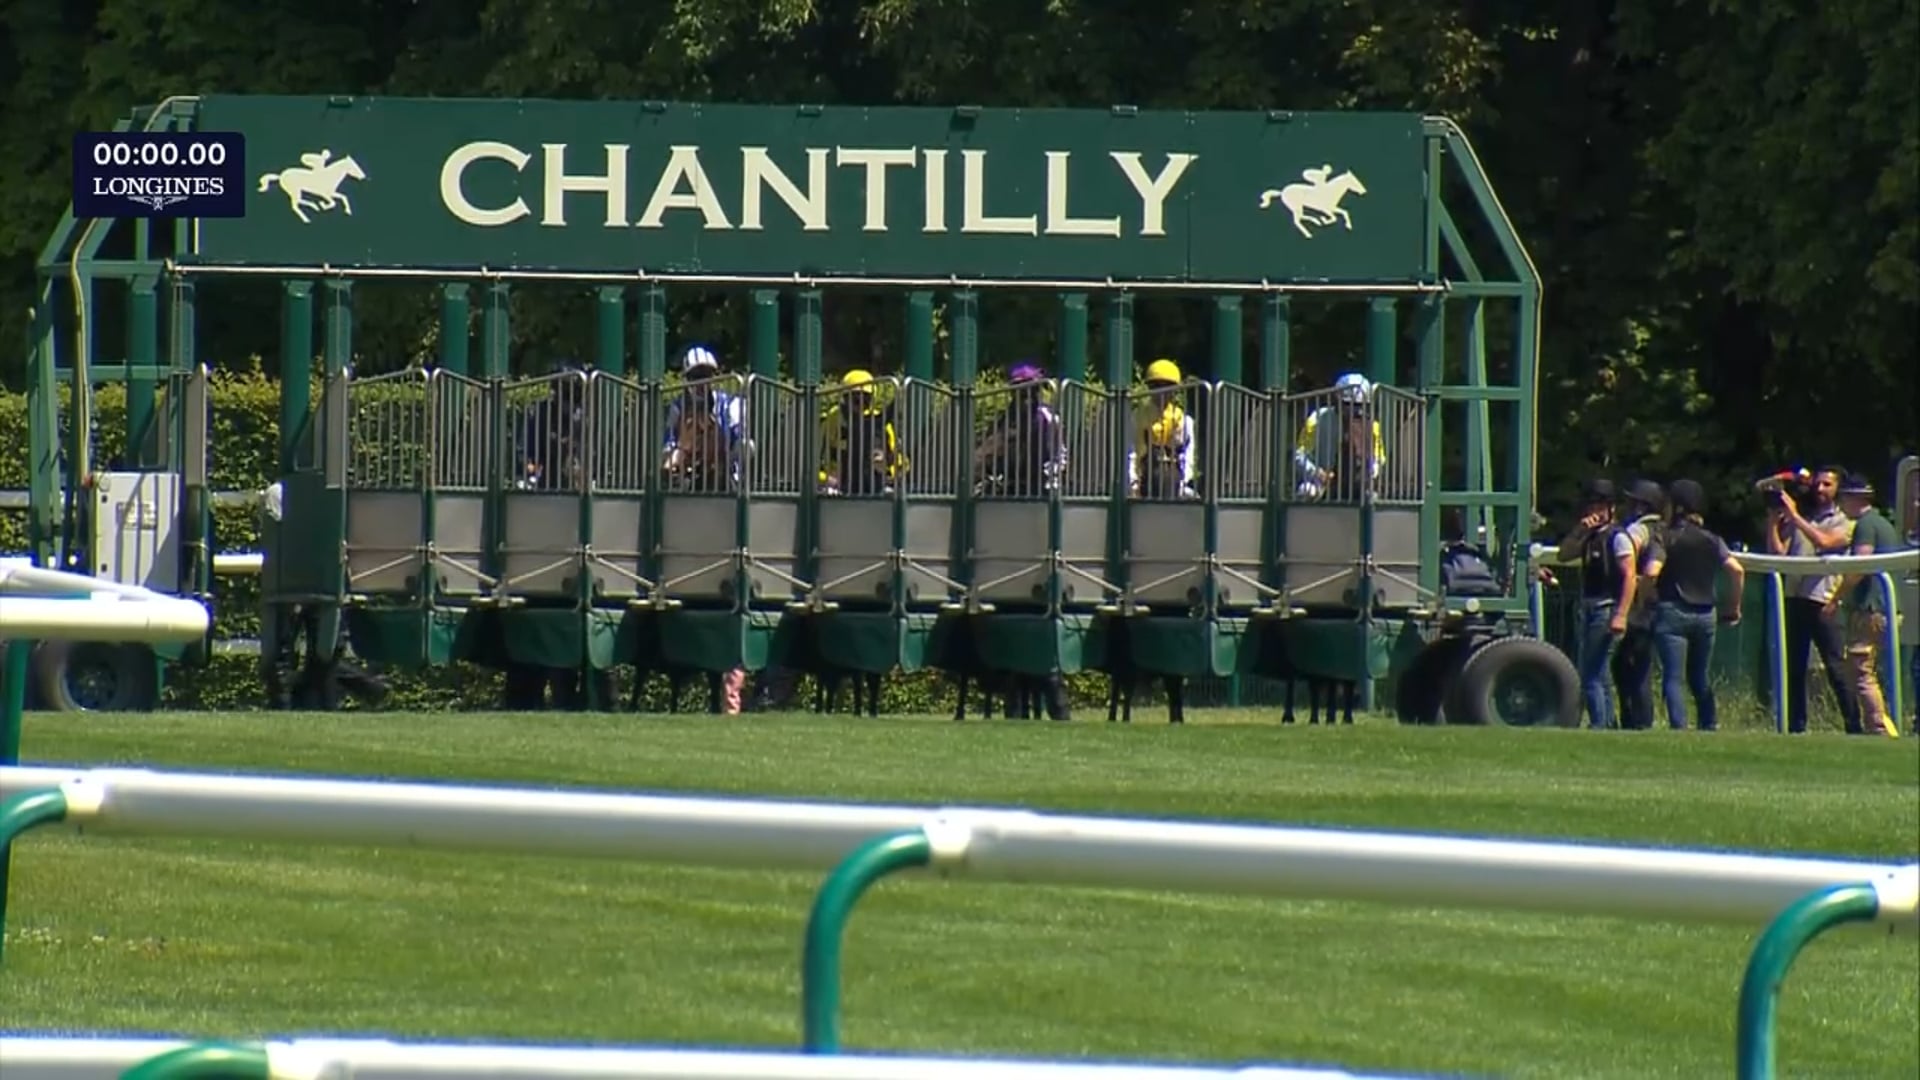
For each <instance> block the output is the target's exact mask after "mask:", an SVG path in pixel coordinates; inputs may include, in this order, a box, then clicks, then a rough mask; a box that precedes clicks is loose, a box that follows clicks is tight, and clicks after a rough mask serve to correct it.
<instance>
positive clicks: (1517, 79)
mask: <svg viewBox="0 0 1920 1080" xmlns="http://www.w3.org/2000/svg"><path fill="white" fill-rule="evenodd" d="M13 7H14V8H15V9H17V10H16V11H15V12H14V13H13V14H12V15H11V16H10V17H9V20H8V22H7V33H6V34H5V35H4V36H3V37H0V52H4V53H5V54H6V60H7V61H9V62H0V92H3V93H4V94H5V97H6V100H7V101H8V102H9V103H12V104H14V105H15V106H16V107H15V108H13V109H10V110H9V111H8V113H7V115H6V117H5V119H4V120H0V152H4V154H5V159H6V160H7V161H8V162H9V168H8V169H6V170H0V205H5V206H6V207H7V208H8V213H7V214H6V215H5V216H4V218H0V343H4V345H0V383H6V384H10V385H16V386H17V385H18V384H19V379H20V370H21V369H20V367H19V364H18V362H17V361H18V355H19V354H18V353H17V352H16V351H15V350H16V348H17V345H18V343H19V342H21V341H22V339H23V337H24V334H25V330H26V326H27V324H26V322H25V319H26V312H27V310H28V308H29V307H30V306H31V305H32V304H33V303H34V302H35V301H36V299H37V292H36V286H35V282H34V280H33V276H32V275H33V270H32V269H31V267H32V263H33V259H34V256H35V254H36V253H37V252H38V251H39V249H40V247H41V245H42V244H43V243H44V242H45V240H46V238H47V237H48V236H49V235H50V233H51V231H52V229H53V227H54V225H55V224H56V222H57V221H58V219H59V215H60V210H61V208H62V206H63V205H64V203H65V200H66V186H67V181H68V177H67V153H68V150H67V147H68V140H69V139H70V136H71V133H72V132H73V131H75V130H79V129H84V128H102V127H107V126H110V125H111V124H112V123H113V122H114V120H115V119H116V118H120V117H123V116H125V115H127V113H128V111H129V109H131V108H132V107H133V106H135V105H138V104H140V103H152V102H157V101H159V100H161V99H163V98H164V97H166V96H168V95H172V94H185V93H207V92H227V93H316V92H327V93H350V94H358V93H379V94H410V95H461V96H498V97H509V96H542V97H560V98H570V97H571V98H596V97H601V98H618V99H647V98H660V99H677V100H691V101H744V102H819V103H823V104H853V105H880V104H894V103H915V104H953V103H978V104H983V105H1005V106H1021V107H1036V106H1083V107H1086V106H1091V107H1098V106H1101V105H1105V104H1109V103H1116V102H1124V103H1132V104H1137V105H1139V106H1142V107H1147V108H1183V107H1184V108H1209V109H1216V108H1217V109H1262V108H1269V107H1276V106H1277V107H1286V108H1293V109H1328V108H1338V109H1355V108H1387V109H1418V110H1422V111H1427V112H1434V113H1444V114H1446V115H1449V116H1452V117H1454V118H1455V119H1457V120H1459V121H1460V122H1461V123H1462V124H1464V125H1465V126H1466V128H1467V130H1468V131H1469V133H1470V134H1471V135H1472V137H1473V139H1474V141H1475V144H1476V146H1477V147H1478V149H1479V152H1480V156H1481V158H1482V161H1483V163H1484V164H1485V166H1486V168H1487V169H1488V171H1489V172H1490V174H1491V175H1492V177H1493V179H1494V183H1495V186H1496V187H1497V188H1498V189H1499V191H1500V192H1501V196H1502V201H1503V203H1504V205H1505V207H1506V209H1507V210H1508V212H1509V213H1510V214H1511V216H1512V217H1513V219H1514V221H1515V223H1516V226H1517V227H1518V229H1519V231H1520V234H1521V236H1522V237H1523V238H1524V239H1525V240H1526V242H1527V243H1528V245H1529V247H1530V250H1531V252H1532V254H1533V256H1534V260H1535V262H1536V263H1537V264H1538V266H1539V267H1540V269H1541V272H1542V273H1543V275H1544V277H1545V279H1546V296H1547V301H1546V305H1545V309H1544V310H1545V323H1544V325H1543V327H1542V331H1543V341H1544V350H1545V352H1544V358H1543V359H1544V362H1543V371H1544V379H1543V383H1542V401H1541V409H1540V417H1541V420H1542V423H1541V428H1542V435H1541V441H1540V446H1539V451H1540V452H1539V459H1540V460H1539V476H1540V484H1541V490H1540V495H1541V501H1542V503H1543V505H1544V506H1545V508H1546V509H1547V510H1548V511H1549V512H1550V513H1551V514H1558V512H1559V511H1561V510H1564V509H1565V506H1564V503H1565V501H1566V495H1565V493H1566V492H1567V491H1568V490H1570V489H1571V487H1572V485H1573V484H1574V482H1575V481H1576V480H1577V479H1578V478H1579V477H1580V476H1581V475H1582V474H1584V473H1587V472H1590V471H1592V470H1594V469H1596V468H1604V469H1607V470H1611V471H1616V472H1638V471H1647V472H1652V473H1654V474H1656V475H1661V476H1666V477H1669V478H1670V476H1671V475H1672V474H1673V473H1676V472H1681V471H1684V472H1687V473H1690V474H1692V475H1694V476H1695V477H1696V478H1697V479H1701V480H1702V481H1703V482H1706V483H1707V484H1708V485H1709V487H1710V488H1713V489H1716V490H1719V491H1722V492H1724V493H1725V494H1726V496H1727V498H1728V500H1729V501H1731V500H1732V499H1733V498H1734V497H1735V496H1736V494H1737V493H1739V492H1740V491H1741V489H1742V488H1743V487H1744V486H1745V484H1744V481H1745V480H1746V479H1747V478H1749V476H1750V474H1752V473H1753V472H1754V471H1755V470H1758V469H1763V468H1771V467H1775V466H1778V465H1781V464H1787V463H1791V462H1810V461H1813V460H1816V459H1817V460H1829V459H1831V460H1839V461H1843V462H1845V463H1847V464H1849V465H1851V466H1853V467H1856V468H1861V469H1864V470H1867V471H1870V472H1873V473H1875V474H1878V473H1880V472H1881V471H1882V470H1883V468H1884V466H1886V465H1887V464H1888V463H1889V461H1890V459H1891V457H1892V456H1893V455H1895V454H1896V453H1898V452H1911V451H1912V450H1914V449H1915V448H1916V447H1920V418H1917V417H1916V414H1915V412H1914V410H1913V409H1912V408H1911V407H1910V406H1911V402H1912V401H1913V400H1915V398H1916V397H1920V306H1917V305H1916V304H1915V303H1914V297H1915V296H1916V295H1920V254H1917V252H1920V10H1917V3H1916V0H1836V2H1831V3H1819V4H1816V3H1812V2H1810V0H1715V2H1711V3H1701V2H1694V3H1682V4H1670V3H1653V2H1648V0H1621V2H1619V3H1614V4H1603V5H1599V6H1597V7H1596V6H1594V5H1577V4H1576V5H1544V6H1543V5H1539V4H1523V3H1516V2H1512V0H1502V2H1495V3H1477V4H1467V3H1461V2H1450V3H1438V4H1419V5H1406V4H1393V3H1387V2H1385V0H1182V2H1177V3H1170V4H1161V5H1157V6H1153V7H1150V8H1149V7H1142V6H1141V5H1138V4H1118V5H1116V4H1098V3H1092V2H1090V0H1048V2H1046V3H1044V4H1035V3H1021V2H1015V0H860V2H859V3H853V4H821V3H817V2H814V0H709V2H703V3H690V2H678V3H671V4H667V3H660V4H643V5H621V4H616V3H613V2H612V0H537V2H529V0H478V2H472V0H416V2H413V3H409V4H399V5H396V4H379V3H374V2H372V0H345V2H342V3H338V4H333V5H321V6H315V5H311V4H301V3H295V2H294V0H196V2H194V3H186V2H183V0H76V2H74V3H66V4H60V5H49V4H38V5H35V4H30V3H16V4H14V5H13ZM1015 28H1017V30H1018V32H1017V33H1015V32H1011V31H1012V30H1013V29H1015ZM1461 206H1464V204H1461ZM1471 216H1472V215H1471V214H1470V213H1467V212H1464V211H1463V210H1462V209H1460V208H1458V207H1457V208H1456V212H1455V217H1456V218H1457V219H1461V220H1462V227H1463V228H1465V229H1468V231H1470V232H1471V231H1472V229H1471V222H1468V221H1466V220H1465V219H1467V218H1469V217H1471ZM671 295H672V303H671V304H670V307H669V312H668V315H669V329H668V332H669V336H670V340H671V341H673V342H675V343H678V342H683V341H688V340H705V341H709V342H712V343H713V344H714V345H715V346H716V347H718V348H719V349H720V350H721V351H722V354H723V356H726V357H728V358H729V359H732V360H737V359H738V358H741V357H743V356H744V354H745V344H746V343H745V333H744V327H745V324H746V318H745V310H746V306H745V305H746V301H745V297H744V295H742V294H740V293H738V292H734V293H715V294H711V295H689V294H687V293H686V291H685V290H675V291H674V292H673V293H672V294H671ZM205 296H206V297H207V302H206V306H205V307H204V308H203V317H202V325H201V335H202V343H201V348H202V353H203V355H207V356H214V357H222V358H230V357H244V356H248V355H251V354H254V353H261V352H267V353H271V351H272V349H273V348H274V345H275V342H274V337H275V325H276V315H277V309H276V303H277V301H276V299H275V298H274V296H273V295H272V292H271V290H270V289H262V288H256V289H251V290H249V289H242V288H228V287H227V283H222V284H221V286H220V287H219V288H215V287H213V286H209V287H208V288H207V289H206V290H205ZM940 299H941V301H942V305H944V299H945V297H944V295H943V296H942V297H941V298H940ZM592 303H593V298H592V290H591V289H590V288H584V287H575V286H533V285H516V287H515V288H514V290H513V292H512V309H511V317H512V328H513V329H512V341H511V343H510V353H511V360H512V364H513V367H514V369H515V370H517V371H521V372H527V373H534V372H539V371H544V370H547V369H549V367H550V366H551V365H552V364H553V362H554V361H555V360H557V359H559V358H561V357H563V356H569V355H571V356H577V357H588V356H591V355H592V350H593V341H592V334H593V326H594V319H593V317H592V310H591V309H592ZM902 306H903V305H902V304H901V302H900V299H899V298H898V297H897V296H883V295H879V294H866V293H843V292H837V291H836V292H835V293H833V294H832V295H831V296H830V298H829V301H828V303H827V304H826V311H825V342H824V348H825V354H826V355H825V366H826V370H827V371H829V372H832V371H837V370H843V369H844V368H846V367H850V366H860V367H866V368H868V369H870V370H876V371H892V370H897V368H898V364H899V359H900V352H901V349H902V347H903V340H902V339H903V333H902V326H903V322H904V320H903V318H902V315H903V311H902ZM474 307H475V318H476V319H477V318H478V307H479V305H478V302H477V296H476V303H475V305H474ZM355 308H356V310H355V349H356V356H355V357H354V362H355V364H356V369H357V370H360V371H362V372H363V373H371V372H378V371H391V370H398V369H401V368H404V367H406V366H408V365H410V364H417V363H419V362H421V361H422V360H424V359H426V358H427V357H429V356H430V355H431V354H432V353H433V351H434V350H435V349H436V347H437V340H438V328H437V327H436V326H435V325H434V320H433V313H434V312H435V311H436V310H437V302H436V300H435V298H434V296H433V293H432V290H431V288H429V287H428V286H426V285H425V284H421V283H381V284H378V285H375V284H371V283H369V284H363V285H361V286H359V287H357V288H356V290H355ZM982 309H983V310H982V319H981V324H980V327H979V361H980V367H981V370H982V372H983V373H984V372H986V371H988V370H1004V369H1005V367H1006V366H1007V364H1008V363H1010V362H1012V361H1014V360H1016V359H1019V358H1021V357H1025V356H1037V357H1042V358H1045V359H1048V360H1049V361H1051V360H1052V354H1053V351H1054V349H1055V347H1056V345H1057V341H1056V334H1057V330H1056V327H1057V324H1058V319H1057V308H1056V307H1055V304H1054V301H1053V300H1052V299H1051V298H1050V297H1046V296H1041V295H1034V294H1021V293H1007V294H999V293H996V294H995V295H994V296H993V297H991V298H990V300H989V301H988V302H985V303H983V304H982ZM1138 314H1139V324H1138V326H1137V328H1136V344H1137V347H1138V348H1137V355H1138V356H1139V357H1140V358H1142V359H1144V358H1146V357H1148V356H1153V355H1163V354H1164V355H1170V356H1175V357H1179V358H1182V359H1184V360H1185V361H1187V362H1188V363H1189V364H1191V363H1194V362H1196V361H1198V360H1199V359H1200V358H1201V357H1204V356H1206V355H1207V354H1208V352H1209V351H1210V342H1209V333H1210V329H1209V323H1208V320H1207V318H1206V317H1205V313H1204V311H1203V310H1202V305H1200V304H1195V303H1184V302H1180V301H1171V300H1160V299H1156V298H1149V297H1142V298H1141V300H1140V302H1139V305H1138ZM947 315H948V313H947V312H946V310H945V309H944V306H939V307H936V319H937V320H938V326H939V331H938V334H937V344H936V348H937V349H938V350H939V351H940V352H941V353H943V354H944V353H946V352H947V350H948V347H949V345H950V341H949V338H948V336H947V333H946V331H947V326H948V319H947ZM108 317H109V318H110V314H109V316H108ZM1255 321H1256V320H1253V319H1248V320H1247V324H1246V328H1245V332H1246V335H1247V336H1246V339H1245V341H1244V342H1243V344H1244V346H1245V349H1244V350H1243V355H1246V356H1251V355H1252V354H1253V352H1254V349H1255V340H1254V334H1255V333H1256V327H1255V326H1254V325H1253V323H1254V322H1255ZM1359 322H1360V320H1359V319H1358V318H1357V317H1355V315H1354V314H1353V312H1352V310H1351V308H1347V309H1344V310H1342V309H1338V308H1334V307H1327V308H1325V309H1323V308H1322V307H1321V306H1320V305H1315V304H1312V303H1307V302H1304V301H1303V302H1299V303H1297V304H1296V310H1295V323H1294V334H1295V338H1294V348H1293V355H1294V358H1295V360H1294V366H1295V370H1296V377H1297V378H1298V379H1300V380H1301V381H1302V382H1303V383H1311V382H1315V381H1319V380H1323V379H1324V378H1325V377H1326V376H1328V375H1329V374H1331V373H1332V372H1333V370H1335V369H1336V368H1338V367H1340V366H1343V365H1346V364H1349V363H1352V362H1353V361H1355V360H1356V359H1357V358H1358V353H1359V348H1360V346H1359V338H1358V334H1357V332H1356V328H1357V326H1358V325H1359ZM1102 323H1103V320H1102V319H1101V318H1100V312H1099V301H1098V299H1097V298H1096V299H1095V303H1094V311H1093V312H1092V318H1091V319H1090V324H1091V325H1090V327H1089V333H1088V345H1089V349H1090V355H1091V357H1092V360H1093V367H1094V368H1095V370H1098V369H1099V367H1100V358H1101V357H1102V356H1103V355H1104V350H1105V338H1104V327H1103V325H1102ZM1500 329H1501V328H1499V327H1496V326H1493V325H1490V326H1489V333H1490V339H1491V338H1492V337H1497V333H1496V332H1497V331H1499V330H1500ZM98 340H100V341H101V342H102V343H103V345H102V348H103V349H108V348H110V346H107V345H106V344H104V343H106V342H113V341H117V340H118V336H117V335H115V334H112V333H109V332H106V331H105V330H104V329H103V331H102V332H101V333H100V334H99V335H98ZM786 351H787V353H788V354H789V355H791V346H790V344H787V346H786ZM1402 352H1403V356H1402V362H1403V366H1404V367H1406V368H1408V369H1410V368H1411V364H1412V356H1411V348H1410V346H1409V347H1407V348H1404V349H1403V350H1402ZM102 359H103V360H105V359H109V358H106V357H103V358H102ZM223 362H224V361H223ZM941 364H942V367H941V372H942V373H943V374H944V373H945V371H946V368H945V366H944V365H945V361H944V360H942V361H941ZM1216 374H1224V373H1216ZM1863 388H1864V389H1865V391H1866V392H1863ZM1810 418H1813V419H1810ZM1458 442H1459V437H1458V434H1457V433H1455V434H1453V435H1450V437H1449V445H1450V446H1455V445H1457V444H1458ZM11 465H12V462H0V469H4V468H7V467H9V466H11ZM1726 509H1727V510H1728V511H1730V512H1731V513H1733V514H1735V515H1740V514H1744V513H1745V511H1746V509H1747V508H1746V507H1744V506H1741V505H1738V504H1733V505H1729V506H1727V507H1726ZM1733 520H1734V519H1728V520H1726V521H1723V522H1721V523H1722V524H1728V525H1731V524H1732V523H1733Z"/></svg>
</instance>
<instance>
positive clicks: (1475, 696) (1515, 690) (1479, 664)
mask: <svg viewBox="0 0 1920 1080" xmlns="http://www.w3.org/2000/svg"><path fill="white" fill-rule="evenodd" d="M1446 718H1447V723H1449V724H1470V725H1477V726H1485V725H1488V724H1494V723H1500V724H1506V725H1508V726H1510V727H1549V726H1558V727H1578V726H1580V675H1579V672H1577V671H1576V670H1574V666H1573V661H1571V660H1569V659H1567V654H1566V653H1563V652H1561V651H1560V650H1559V649H1556V648H1554V647H1553V646H1552V645H1550V644H1548V643H1547V642H1544V641H1541V640H1540V639H1539V638H1532V637H1523V636H1520V635H1515V636H1512V637H1504V638H1496V639H1495V640H1493V641H1489V642H1487V643H1486V644H1485V645H1482V646H1481V647H1480V648H1479V649H1478V650H1476V651H1475V652H1474V653H1473V655H1472V656H1469V657H1468V658H1467V662H1466V665H1465V666H1464V667H1462V668H1461V669H1460V678H1459V681H1458V682H1457V683H1456V684H1455V686H1454V687H1453V692H1452V693H1451V694H1449V695H1448V699H1447V701H1446Z"/></svg>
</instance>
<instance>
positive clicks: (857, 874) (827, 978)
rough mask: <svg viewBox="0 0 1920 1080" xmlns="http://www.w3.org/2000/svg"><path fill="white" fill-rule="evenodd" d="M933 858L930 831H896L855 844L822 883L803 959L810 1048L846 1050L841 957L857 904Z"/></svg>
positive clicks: (803, 1012)
mask: <svg viewBox="0 0 1920 1080" xmlns="http://www.w3.org/2000/svg"><path fill="white" fill-rule="evenodd" d="M932 861H933V844H932V842H931V841H929V840H928V839H927V834H926V833H924V832H921V831H920V830H918V829H915V830H914V831H912V832H904V833H895V834H894V835H892V836H882V837H880V838H878V839H876V840H869V841H867V842H866V843H865V844H863V845H861V846H860V847H859V848H857V849H855V850H854V852H853V854H851V855H848V856H847V857H846V858H845V859H844V860H842V861H841V863H840V865H839V866H837V867H835V868H834V870H833V873H832V874H830V875H828V877H827V880H826V882H825V884H823V885H821V886H820V892H819V893H818V894H817V895H815V897H814V900H813V912H812V913H811V914H810V915H808V916H807V936H806V943H805V946H804V948H805V952H804V954H803V955H802V957H801V960H800V1023H801V1028H802V1031H803V1035H802V1039H803V1044H802V1048H803V1049H804V1050H805V1051H806V1052H807V1053H809V1054H837V1053H839V1052H840V959H841V953H842V951H843V947H844V945H845V943H846V936H847V922H848V920H850V919H852V918H853V905H854V904H856V903H858V902H859V900H860V896H861V894H863V893H865V892H866V891H867V890H868V889H869V888H871V887H873V885H874V884H875V883H877V882H878V881H879V880H880V879H881V878H883V877H886V876H887V875H888V874H892V873H894V872H896V871H899V870H907V869H911V868H913V867H916V866H926V865H927V864H928V863H930V862H932Z"/></svg>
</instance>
